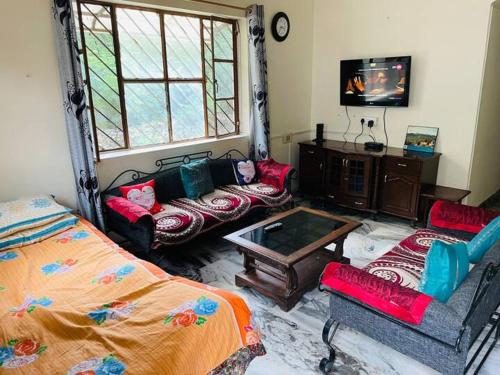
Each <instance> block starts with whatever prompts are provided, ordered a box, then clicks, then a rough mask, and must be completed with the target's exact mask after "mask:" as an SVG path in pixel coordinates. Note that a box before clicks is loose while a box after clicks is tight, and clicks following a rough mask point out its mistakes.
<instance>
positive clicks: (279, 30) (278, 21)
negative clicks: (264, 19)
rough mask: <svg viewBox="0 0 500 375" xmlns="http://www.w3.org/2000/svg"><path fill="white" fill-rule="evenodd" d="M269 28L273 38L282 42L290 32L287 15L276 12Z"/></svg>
mask: <svg viewBox="0 0 500 375" xmlns="http://www.w3.org/2000/svg"><path fill="white" fill-rule="evenodd" d="M271 29H272V32H273V37H274V39H276V40H277V41H278V42H283V41H284V40H285V39H286V38H287V37H288V34H289V33H290V20H289V19H288V16H287V15H286V14H285V13H283V12H279V13H276V15H275V16H274V17H273V22H272V24H271Z"/></svg>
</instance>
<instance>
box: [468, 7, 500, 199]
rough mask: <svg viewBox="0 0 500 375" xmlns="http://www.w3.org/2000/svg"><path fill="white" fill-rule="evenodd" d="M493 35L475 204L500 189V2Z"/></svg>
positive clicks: (474, 174) (475, 165)
mask: <svg viewBox="0 0 500 375" xmlns="http://www.w3.org/2000/svg"><path fill="white" fill-rule="evenodd" d="M490 25H491V26H490V38H489V44H488V54H487V59H486V68H485V73H484V79H483V90H482V94H481V107H480V110H479V121H478V125H477V134H476V142H475V145H474V155H473V161H472V168H471V176H470V188H471V190H472V194H471V196H470V199H469V203H471V204H480V203H482V202H484V201H485V200H486V199H488V198H489V197H490V196H491V195H493V194H494V193H495V192H496V191H498V190H499V189H500V147H499V142H500V2H499V1H497V2H496V3H495V5H494V7H492V13H491V23H490Z"/></svg>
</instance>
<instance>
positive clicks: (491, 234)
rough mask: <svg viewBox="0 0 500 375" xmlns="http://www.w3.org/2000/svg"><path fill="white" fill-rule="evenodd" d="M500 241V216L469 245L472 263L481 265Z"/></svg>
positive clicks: (468, 249) (468, 250)
mask: <svg viewBox="0 0 500 375" xmlns="http://www.w3.org/2000/svg"><path fill="white" fill-rule="evenodd" d="M499 239H500V216H498V217H497V218H496V219H494V220H493V221H491V222H490V223H489V224H488V225H487V226H485V227H484V228H483V229H482V230H481V232H479V233H478V234H477V235H476V236H475V237H474V238H473V239H472V240H471V241H470V242H469V243H468V244H467V252H468V253H469V259H470V261H471V263H479V261H480V260H481V258H482V257H483V255H484V254H486V252H487V251H488V249H490V248H491V247H492V246H493V245H494V244H495V242H497V241H498V240H499Z"/></svg>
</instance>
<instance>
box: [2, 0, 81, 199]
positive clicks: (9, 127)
mask: <svg viewBox="0 0 500 375" xmlns="http://www.w3.org/2000/svg"><path fill="white" fill-rule="evenodd" d="M49 3H50V1H49V0H43V1H41V0H27V1H25V2H24V6H20V4H19V3H18V2H15V1H2V2H0V50H1V51H2V52H1V55H0V116H1V120H0V176H1V182H0V201H4V200H8V199H13V198H15V197H19V196H23V195H30V194H34V193H45V194H54V195H56V196H57V198H58V199H59V200H60V201H61V202H63V203H64V204H67V205H70V206H73V207H74V205H75V196H76V192H75V188H74V182H73V174H72V169H71V161H70V159H69V156H68V144H67V140H66V130H65V128H64V120H63V107H62V99H61V91H60V86H59V75H58V70H57V59H56V51H55V45H54V38H53V34H52V26H51V22H50V20H51V11H50V8H49Z"/></svg>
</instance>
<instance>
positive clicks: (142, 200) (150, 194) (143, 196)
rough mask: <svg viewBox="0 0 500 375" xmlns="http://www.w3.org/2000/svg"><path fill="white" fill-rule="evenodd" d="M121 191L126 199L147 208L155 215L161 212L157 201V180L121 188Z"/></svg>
mask: <svg viewBox="0 0 500 375" xmlns="http://www.w3.org/2000/svg"><path fill="white" fill-rule="evenodd" d="M120 191H121V193H122V195H123V197H124V198H127V199H128V200H129V201H130V202H132V203H134V204H136V205H138V206H141V207H143V208H145V209H146V210H148V211H149V212H150V213H151V214H153V215H154V214H157V213H158V212H160V211H161V206H160V204H159V203H158V201H157V200H156V194H155V180H150V181H148V182H145V183H143V184H137V185H131V186H120Z"/></svg>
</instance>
